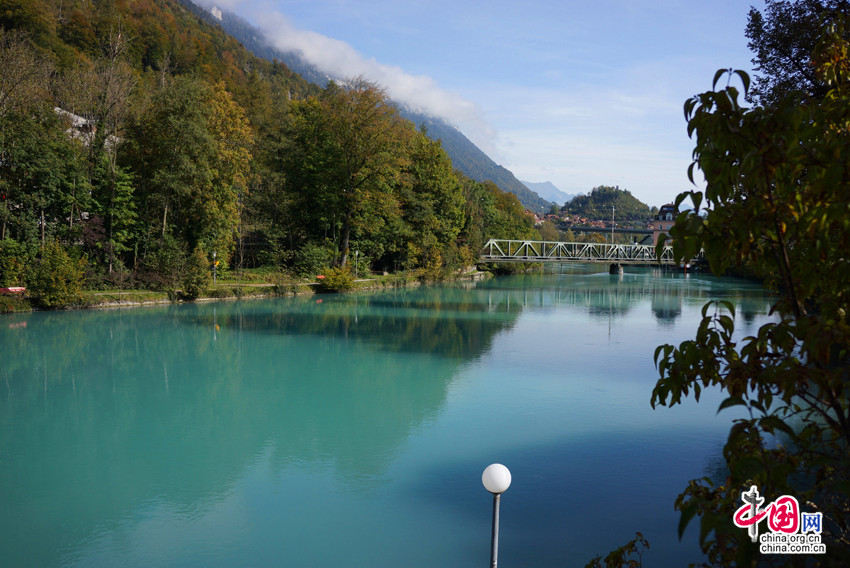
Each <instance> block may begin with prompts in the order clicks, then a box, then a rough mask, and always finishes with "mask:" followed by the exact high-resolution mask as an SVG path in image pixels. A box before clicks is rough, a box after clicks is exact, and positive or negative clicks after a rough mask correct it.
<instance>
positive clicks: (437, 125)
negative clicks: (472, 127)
mask: <svg viewBox="0 0 850 568" xmlns="http://www.w3.org/2000/svg"><path fill="white" fill-rule="evenodd" d="M181 2H183V3H184V4H186V5H187V6H188V7H189V8H190V9H192V10H193V11H194V12H195V13H196V14H197V15H198V16H199V17H201V18H202V19H204V20H206V21H207V22H208V23H210V24H213V25H217V26H220V27H221V29H223V30H224V31H225V32H227V33H228V34H230V35H231V36H233V37H234V38H235V39H236V40H238V41H239V42H240V43H242V45H244V46H245V47H246V48H247V49H248V50H249V51H251V52H252V53H253V54H254V55H256V56H257V57H260V58H262V59H266V60H267V61H279V62H281V63H283V64H284V65H286V66H287V67H288V68H289V69H290V70H292V71H294V72H295V73H297V74H298V75H301V77H303V78H304V79H306V80H307V81H309V82H310V83H313V84H315V85H318V86H320V87H325V86H326V85H327V84H328V81H330V80H332V79H334V78H333V77H331V76H330V75H328V74H326V73H324V72H322V71H321V70H320V69H317V68H316V67H315V66H313V65H311V64H309V63H307V62H305V61H304V60H303V59H302V58H301V57H300V55H299V54H298V53H294V52H288V53H284V52H281V51H280V50H278V49H276V48H274V47H272V46H270V45H269V44H268V42H267V41H266V38H265V36H264V35H263V32H262V31H261V30H259V29H257V28H256V27H254V26H252V25H251V24H250V23H248V22H246V21H245V20H243V19H242V18H240V17H239V16H237V15H236V14H234V13H232V12H228V11H226V10H220V9H216V10H215V13H213V12H212V11H211V10H207V9H206V8H203V7H201V6H198V5H196V4H194V3H193V2H191V0H181ZM399 110H400V113H401V115H402V116H403V117H404V118H406V119H408V120H410V121H411V122H413V123H414V124H415V125H416V126H419V127H421V126H425V127H426V134H427V135H428V137H429V138H431V139H432V140H439V141H441V143H442V145H443V149H444V150H445V151H446V153H447V154H448V155H449V158H451V160H452V164H453V165H454V167H455V169H457V170H458V171H460V172H462V173H463V174H464V175H466V176H467V177H469V178H472V179H474V180H476V181H481V182H483V181H492V182H493V183H495V184H496V185H497V186H498V187H499V188H500V189H502V190H503V191H510V192H511V193H514V194H516V196H517V197H518V198H519V200H520V202H521V203H522V204H523V206H524V207H526V208H527V209H529V210H531V211H535V212H542V211H548V210H549V208H550V207H551V205H552V202H553V201H555V200H549V199H544V198H542V197H541V196H540V195H538V194H537V193H536V192H535V191H534V190H533V189H530V188H529V187H527V186H526V185H525V184H523V183H522V182H521V181H519V180H518V179H517V178H516V176H514V174H513V173H512V172H511V171H510V170H508V169H507V168H504V167H502V166H500V165H498V164H497V163H496V162H494V161H493V160H492V159H491V158H490V157H489V156H487V154H485V153H484V152H483V151H482V150H481V149H480V148H478V146H476V145H475V144H474V143H473V142H472V141H471V140H469V139H468V138H467V137H466V136H464V135H463V133H461V132H460V131H459V130H458V129H457V128H455V127H454V126H452V125H450V124H449V123H447V122H445V121H444V120H441V119H439V118H436V117H433V116H430V115H427V114H424V113H421V112H417V111H413V110H410V109H406V108H404V107H402V106H401V105H399ZM560 202H561V203H563V201H560Z"/></svg>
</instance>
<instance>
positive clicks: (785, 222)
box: [652, 20, 850, 566]
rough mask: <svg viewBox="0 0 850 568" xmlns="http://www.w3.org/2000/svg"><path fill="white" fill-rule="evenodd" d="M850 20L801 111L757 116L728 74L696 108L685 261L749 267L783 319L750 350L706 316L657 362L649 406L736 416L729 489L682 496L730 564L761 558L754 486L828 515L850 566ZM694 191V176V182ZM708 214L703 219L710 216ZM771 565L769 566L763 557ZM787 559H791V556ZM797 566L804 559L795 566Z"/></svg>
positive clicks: (690, 106) (775, 110) (826, 530)
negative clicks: (698, 406) (744, 523)
mask: <svg viewBox="0 0 850 568" xmlns="http://www.w3.org/2000/svg"><path fill="white" fill-rule="evenodd" d="M846 37H847V36H846V35H845V29H844V27H843V22H842V21H841V20H838V21H832V22H830V23H829V25H828V26H827V27H826V30H825V32H824V35H823V36H822V39H821V41H820V43H819V44H818V45H817V47H816V48H815V50H814V51H813V54H812V57H811V61H812V64H813V73H814V78H815V79H816V80H817V81H818V83H819V84H822V85H825V86H826V87H827V89H828V90H827V91H826V93H825V94H824V95H823V96H822V97H821V98H819V99H815V98H813V97H808V98H807V99H806V100H805V102H804V103H802V104H800V103H797V102H795V99H794V98H784V99H781V100H780V101H778V102H777V103H775V104H774V105H773V106H767V107H755V108H746V107H744V106H742V105H741V102H740V101H739V98H740V97H741V95H742V93H741V92H740V91H739V90H738V88H736V87H735V86H734V85H733V84H732V82H731V80H732V79H740V80H741V82H742V84H743V94H744V95H746V94H747V87H748V85H749V78H748V76H747V75H746V74H745V73H743V72H740V71H735V72H731V73H729V74H728V77H729V79H730V82H729V83H728V84H727V85H726V86H725V87H723V88H717V84H718V82H719V81H720V80H721V79H722V78H723V76H724V72H722V71H721V72H718V74H717V75H716V76H715V89H716V90H712V91H709V92H706V93H703V94H701V95H698V96H697V97H695V98H693V99H691V100H689V101H687V102H686V104H685V114H686V116H687V118H688V131H689V133H691V134H692V135H694V136H695V137H696V146H695V150H694V159H695V160H694V164H693V165H692V167H691V170H690V173H691V174H693V169H694V168H695V167H699V169H700V170H702V172H703V174H704V176H705V179H706V187H705V191H704V192H702V191H690V192H685V193H683V194H681V195H679V197H678V198H677V205H678V204H680V203H682V202H683V201H685V200H686V199H689V200H690V201H691V202H692V203H693V205H694V208H693V209H692V210H690V211H685V212H683V213H681V214H680V215H679V216H678V218H677V220H676V225H675V227H674V228H673V230H672V231H671V236H672V237H673V239H674V241H673V243H674V250H675V254H676V256H677V258H680V259H684V258H692V257H693V255H694V254H695V253H696V252H698V251H699V250H700V249H703V250H704V251H705V256H706V259H707V260H708V262H709V264H710V266H711V269H712V271H713V272H715V273H717V274H723V273H724V272H725V271H726V270H727V269H729V268H731V267H735V266H745V267H747V268H748V269H749V270H751V271H752V272H754V273H755V274H757V275H758V276H760V277H761V278H763V279H764V281H765V284H766V285H767V286H769V287H771V288H772V289H774V290H775V291H776V293H777V300H776V302H775V304H774V306H773V312H774V315H775V316H776V321H774V322H771V323H768V324H765V325H764V326H762V327H761V328H760V329H759V330H758V332H757V333H756V334H755V335H754V336H752V337H746V338H744V339H738V338H737V337H735V336H734V335H733V334H734V331H735V330H734V312H733V308H732V306H731V305H730V304H727V303H725V302H718V303H709V304H707V305H706V306H705V307H704V308H703V319H702V322H701V324H700V326H699V329H698V330H697V334H696V338H695V339H694V340H689V341H685V342H683V343H682V344H680V345H679V346H678V347H675V346H672V345H662V346H660V347H659V348H658V349H657V350H656V352H655V360H656V364H657V367H658V370H659V374H660V379H659V381H658V383H657V384H656V386H655V388H654V390H653V393H652V404H653V406H657V405H674V404H677V403H679V402H681V399H682V398H683V397H686V396H689V395H690V394H691V393H693V396H694V398H696V399H697V400H698V399H699V395H700V392H701V390H702V389H704V388H707V387H717V388H720V389H721V390H722V391H724V392H725V393H726V394H727V395H728V396H727V398H726V399H725V400H724V401H723V403H722V404H721V405H720V409H721V410H722V409H724V408H727V407H730V406H740V407H743V409H744V410H745V411H746V414H747V416H748V417H747V418H743V419H738V420H735V421H734V424H733V426H732V428H731V429H730V432H729V437H728V440H727V442H726V445H725V446H724V449H723V455H724V458H725V460H726V463H727V466H728V470H729V473H728V477H727V478H726V479H719V480H718V479H707V478H706V479H702V480H695V481H692V482H691V483H690V485H689V486H688V488H687V489H686V490H685V491H684V493H682V495H680V496H679V498H678V499H677V501H676V507H677V509H678V510H680V511H681V523H680V534H681V531H682V530H684V527H685V526H686V525H687V524H688V522H689V521H690V520H691V519H692V518H693V517H694V516H695V515H699V516H700V542H701V545H702V547H703V550H704V551H706V552H707V553H708V556H709V560H710V561H711V562H712V563H715V564H719V565H731V564H733V563H734V564H735V565H736V566H749V565H754V564H755V562H756V555H757V548H756V547H757V545H756V544H754V543H752V542H750V539H749V537H748V535H747V532H746V531H744V530H741V529H738V528H736V527H735V526H733V525H732V523H731V522H730V520H731V518H732V515H733V513H734V512H735V510H736V509H737V508H738V507H739V506H740V505H741V504H742V503H741V494H742V492H743V491H746V490H747V489H749V487H750V486H751V485H756V486H757V487H758V489H759V491H760V492H761V494H762V495H765V496H770V499H775V498H777V497H779V496H782V495H793V496H795V497H796V498H797V499H798V500H799V502H800V503H801V504H805V509H804V510H810V509H811V508H816V510H817V511H819V512H822V513H823V523H824V525H823V534H824V542H825V543H827V549H828V552H827V556H826V557H825V558H824V559H823V561H822V565H835V566H846V565H847V562H848V559H850V389H848V385H850V322H849V321H848V318H847V314H848V311H850V288H848V286H847V282H848V281H850V280H848V279H850V265H848V263H847V261H846V255H847V251H848V250H850V205H848V201H847V198H846V196H847V195H848V191H850V128H848V124H850V57H848V53H850V43H848V41H847V40H846V39H845V38H846ZM691 177H692V178H693V175H691ZM703 206H704V209H702V208H703ZM763 560H766V559H764V558H763ZM782 560H783V561H784V560H788V559H787V558H783V559H782ZM799 560H800V563H801V565H802V563H803V559H799Z"/></svg>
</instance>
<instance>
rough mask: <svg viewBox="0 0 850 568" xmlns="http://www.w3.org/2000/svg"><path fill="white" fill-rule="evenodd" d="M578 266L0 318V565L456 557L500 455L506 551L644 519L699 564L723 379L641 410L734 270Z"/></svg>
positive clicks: (526, 554)
mask: <svg viewBox="0 0 850 568" xmlns="http://www.w3.org/2000/svg"><path fill="white" fill-rule="evenodd" d="M604 268H605V267H602V266H590V265H568V266H562V267H558V268H555V269H549V270H548V271H547V272H546V273H545V274H542V275H533V276H518V277H505V278H496V279H492V280H489V281H485V282H479V283H476V284H452V285H446V286H440V287H422V288H417V289H404V290H393V291H387V292H381V293H375V294H353V295H339V296H336V295H328V296H320V297H310V298H296V299H279V300H252V301H239V302H219V303H210V304H198V305H175V306H166V307H150V308H134V309H121V310H103V311H89V312H63V313H33V314H26V315H9V316H2V317H0V350H2V351H1V352H0V357H2V359H1V360H0V558H3V559H4V561H3V565H8V566H39V567H52V566H57V567H58V566H62V567H72V566H79V567H83V566H85V567H89V566H95V567H96V566H139V567H142V566H145V567H148V566H174V567H178V566H179V567H184V566H188V567H192V566H198V567H200V566H204V567H208V566H210V567H215V566H222V567H224V566H228V567H229V566H296V567H302V566H303V567H324V566H340V565H347V566H364V567H366V566H368V567H397V566H406V567H416V566H423V567H424V566H442V567H461V566H463V567H466V566H472V565H476V564H477V565H484V564H485V563H487V562H488V560H489V538H490V526H489V523H490V514H491V497H490V495H489V494H488V493H487V492H486V491H485V490H484V488H483V486H482V485H481V472H482V471H483V469H484V468H485V467H486V466H487V465H488V464H490V463H492V462H500V463H503V464H505V465H507V466H508V467H509V468H510V470H511V472H512V474H513V484H512V485H511V487H510V489H509V490H508V492H507V493H505V495H504V496H503V499H502V510H501V516H502V524H501V541H500V558H499V561H500V562H499V563H500V565H502V566H535V567H549V566H552V567H555V566H557V567H571V566H584V565H585V563H587V562H588V561H589V560H590V559H591V558H592V557H593V556H595V555H597V554H602V555H603V556H604V555H605V554H606V553H607V552H608V551H610V550H611V549H612V548H614V547H617V546H620V545H622V544H624V543H625V542H626V541H628V540H630V539H631V538H633V537H634V533H635V531H638V530H639V531H642V532H643V533H644V534H645V535H646V536H647V538H648V539H649V540H650V542H651V549H650V550H649V551H648V552H647V553H646V555H645V556H644V561H645V563H646V565H651V566H683V565H686V564H687V563H688V562H694V561H699V560H700V559H701V557H700V554H699V550H698V547H697V546H696V532H697V531H696V528H697V527H696V525H695V526H693V527H691V528H690V530H689V531H688V533H687V534H686V538H685V540H684V541H683V542H681V543H680V542H679V541H678V540H677V538H676V526H677V522H678V514H677V513H676V512H675V511H674V510H673V501H674V499H675V497H676V495H677V494H678V493H679V492H680V491H681V489H683V488H684V486H685V484H686V482H687V480H689V479H691V478H695V477H700V476H703V475H715V474H717V473H718V472H722V459H721V448H722V445H723V441H724V439H725V434H726V432H727V431H728V427H729V423H730V420H731V419H732V417H733V416H732V415H731V414H727V413H725V412H724V413H723V414H721V415H720V416H718V415H717V414H716V412H715V411H716V409H717V405H718V404H719V401H720V397H719V396H718V395H716V394H714V393H706V394H705V395H704V396H703V398H702V402H701V403H700V404H698V405H697V404H694V403H693V402H692V401H688V402H687V403H686V404H685V405H683V406H679V407H675V408H672V409H668V408H659V409H657V410H652V409H651V408H650V406H649V397H650V392H651V389H652V386H653V385H654V384H655V381H656V379H657V376H656V371H655V369H654V365H653V361H652V355H653V351H654V349H655V347H656V346H657V345H659V344H661V343H678V342H680V341H683V340H685V339H690V338H692V337H693V335H694V333H695V330H696V325H697V322H698V320H699V312H700V309H701V308H702V306H703V304H704V303H705V302H706V301H707V300H709V299H712V298H723V299H726V300H729V301H731V302H733V303H734V304H736V305H737V307H738V314H737V325H738V327H739V331H740V333H742V334H751V333H754V332H755V330H756V329H757V327H758V325H760V324H761V323H762V322H764V321H765V320H766V318H767V315H766V314H767V310H768V307H769V302H770V299H769V298H768V297H767V296H765V295H764V294H763V293H762V292H761V291H760V290H759V289H758V287H757V286H754V285H752V284H749V283H745V282H742V281H738V280H732V279H722V280H719V279H716V278H713V277H709V276H703V275H682V274H675V273H668V272H660V271H657V270H651V269H641V268H631V269H630V268H627V269H626V270H627V272H626V274H624V275H622V276H621V277H618V276H610V275H608V274H607V273H606V272H599V271H601V270H604Z"/></svg>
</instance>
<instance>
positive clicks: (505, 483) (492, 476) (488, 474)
mask: <svg viewBox="0 0 850 568" xmlns="http://www.w3.org/2000/svg"><path fill="white" fill-rule="evenodd" d="M481 482H482V483H483V484H484V488H485V489H486V490H487V491H489V492H490V493H492V494H493V532H492V537H491V538H490V568H496V564H497V562H498V558H499V501H500V498H501V496H502V493H504V492H505V491H507V490H508V487H510V485H511V472H510V471H509V470H508V468H506V467H505V466H503V465H502V464H500V463H494V464H490V465H488V466H487V469H485V470H484V474H483V475H482V476H481Z"/></svg>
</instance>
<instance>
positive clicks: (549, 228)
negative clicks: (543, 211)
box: [538, 221, 561, 241]
mask: <svg viewBox="0 0 850 568" xmlns="http://www.w3.org/2000/svg"><path fill="white" fill-rule="evenodd" d="M538 232H539V233H540V238H541V239H542V240H544V241H557V240H559V239H560V236H561V235H560V234H559V233H558V228H557V227H556V226H555V223H553V222H552V221H543V223H542V224H541V225H540V228H539V229H538Z"/></svg>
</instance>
